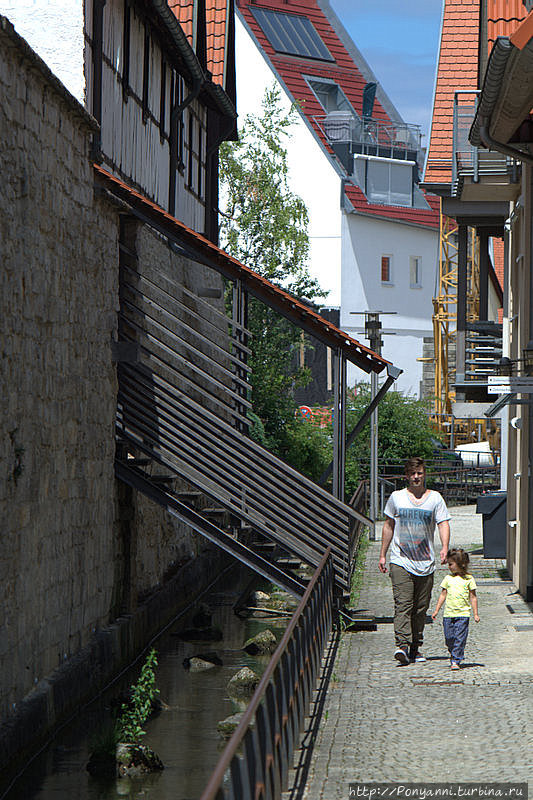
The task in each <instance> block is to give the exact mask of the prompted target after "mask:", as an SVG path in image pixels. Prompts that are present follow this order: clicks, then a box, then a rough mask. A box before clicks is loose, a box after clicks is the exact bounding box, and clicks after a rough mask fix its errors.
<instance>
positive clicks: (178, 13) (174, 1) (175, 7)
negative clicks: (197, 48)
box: [168, 0, 195, 47]
mask: <svg viewBox="0 0 533 800" xmlns="http://www.w3.org/2000/svg"><path fill="white" fill-rule="evenodd" d="M194 2H195V0H168V7H169V8H170V10H171V11H172V12H173V14H174V16H175V17H176V19H177V20H178V22H179V24H180V25H181V28H182V30H183V33H184V34H185V36H186V37H187V39H188V40H189V44H190V45H191V47H194V41H193V39H194V35H193V20H194Z"/></svg>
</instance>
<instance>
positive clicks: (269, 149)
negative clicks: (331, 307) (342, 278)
mask: <svg viewBox="0 0 533 800" xmlns="http://www.w3.org/2000/svg"><path fill="white" fill-rule="evenodd" d="M295 118H296V111H295V109H294V108H292V109H291V110H290V111H289V113H287V114H285V113H284V112H283V110H282V108H281V95H280V92H279V90H278V89H277V88H272V89H269V90H267V91H266V93H265V96H264V99H263V105H262V114H261V115H260V116H258V117H254V116H251V115H248V116H247V117H246V118H245V120H244V124H243V126H242V128H241V131H240V139H239V141H238V142H230V143H225V144H224V145H223V146H222V148H221V153H220V177H221V196H222V197H223V198H224V199H225V211H224V212H223V213H222V217H221V224H220V233H221V239H222V242H223V245H224V247H225V248H226V250H228V252H229V253H231V255H232V256H234V257H235V258H238V259H239V260H240V261H242V262H243V263H244V264H246V265H247V266H248V267H250V268H251V269H253V270H255V271H256V272H258V273H259V274H260V275H262V276H264V277H265V278H268V280H270V281H272V282H273V283H276V284H278V285H279V286H280V287H282V288H283V289H284V290H285V291H288V292H290V293H291V294H293V295H295V296H297V297H299V298H303V299H311V298H314V297H320V296H322V294H323V293H322V292H321V291H320V287H319V286H318V283H317V282H316V281H315V280H314V279H312V278H311V276H310V274H309V270H308V256H309V237H308V234H307V225H308V214H307V209H306V207H305V205H304V203H303V201H302V199H301V198H300V197H298V196H297V195H295V194H294V193H293V192H291V190H290V188H289V184H288V163H287V152H286V149H285V143H286V141H287V138H288V137H289V136H290V127H291V125H292V124H293V123H294V121H295ZM247 326H248V328H249V329H250V331H251V332H252V340H251V346H252V351H253V354H252V356H251V357H250V366H251V368H252V378H251V386H252V392H251V394H252V405H253V410H254V416H253V417H252V419H253V421H254V424H253V426H252V429H251V435H252V437H253V438H254V439H255V440H256V441H259V442H260V443H261V444H263V445H265V446H267V447H269V448H270V449H271V450H273V451H274V452H275V453H277V454H278V455H280V456H281V457H282V458H287V459H288V460H290V461H291V463H293V464H294V466H296V467H297V468H300V466H299V463H298V464H297V463H295V462H294V461H293V460H291V459H293V458H294V457H295V456H297V443H298V442H300V441H301V438H302V431H301V430H300V429H299V428H298V425H297V421H296V419H295V411H296V404H295V402H294V399H293V392H294V389H295V388H296V387H297V386H303V385H305V384H306V383H307V382H308V380H309V372H308V370H305V369H299V368H298V367H296V366H295V363H296V359H295V357H294V356H295V353H296V351H297V349H298V348H299V346H300V342H301V330H300V329H299V328H297V327H296V326H294V325H292V324H290V323H289V322H288V321H287V320H286V319H285V318H283V317H280V316H279V315H278V314H277V313H276V312H274V311H273V310H272V309H271V308H269V307H268V306H266V305H264V304H263V303H261V302H260V301H258V300H256V299H255V298H250V300H249V305H248V323H247ZM258 421H259V422H260V424H258ZM304 438H305V437H304ZM311 440H312V441H314V439H313V438H312V439H311ZM317 458H318V455H317ZM297 460H298V458H297ZM299 461H301V459H299ZM304 461H306V463H307V462H309V461H313V459H312V458H310V457H309V454H308V456H307V457H306V458H305V459H304ZM312 469H313V470H314V471H316V470H317V466H316V465H314V464H313V465H312Z"/></svg>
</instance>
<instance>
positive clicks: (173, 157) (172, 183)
mask: <svg viewBox="0 0 533 800" xmlns="http://www.w3.org/2000/svg"><path fill="white" fill-rule="evenodd" d="M205 83H206V79H205V78H204V77H202V78H195V80H194V83H193V86H192V89H191V91H190V92H189V94H188V95H187V97H186V98H185V99H184V100H182V101H181V103H178V105H175V106H174V108H173V109H172V112H171V114H170V142H169V149H170V175H169V181H168V212H169V214H171V215H172V216H173V217H175V216H176V172H177V169H178V159H177V153H176V148H177V144H178V124H179V121H180V120H181V117H182V115H183V112H184V111H185V109H186V108H187V107H188V106H190V104H191V103H192V102H193V100H196V98H197V97H198V95H199V94H200V92H201V91H202V89H203V87H204V86H205Z"/></svg>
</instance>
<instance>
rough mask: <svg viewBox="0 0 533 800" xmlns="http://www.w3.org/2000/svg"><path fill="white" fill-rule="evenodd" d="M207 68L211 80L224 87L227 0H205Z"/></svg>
mask: <svg viewBox="0 0 533 800" xmlns="http://www.w3.org/2000/svg"><path fill="white" fill-rule="evenodd" d="M205 14H206V37H207V69H208V70H209V71H210V72H211V74H212V76H213V81H214V82H215V83H218V84H219V85H220V86H222V88H224V83H225V81H224V65H225V62H226V37H227V24H228V0H206V4H205Z"/></svg>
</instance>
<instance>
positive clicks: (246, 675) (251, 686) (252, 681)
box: [226, 667, 260, 698]
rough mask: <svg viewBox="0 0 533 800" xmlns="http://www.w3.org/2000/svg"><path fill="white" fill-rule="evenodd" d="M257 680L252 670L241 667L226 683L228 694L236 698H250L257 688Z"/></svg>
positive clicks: (257, 676) (257, 677)
mask: <svg viewBox="0 0 533 800" xmlns="http://www.w3.org/2000/svg"><path fill="white" fill-rule="evenodd" d="M259 680H260V678H259V675H257V674H256V673H255V672H254V671H253V669H250V668H249V667H243V668H242V669H240V670H239V671H238V672H237V673H236V674H235V675H234V676H233V678H230V680H229V681H228V685H227V687H226V688H227V690H228V694H229V695H230V696H232V697H237V698H247V697H251V696H252V695H253V693H254V692H255V690H256V688H257V685H258V683H259Z"/></svg>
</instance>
